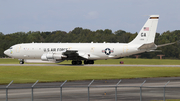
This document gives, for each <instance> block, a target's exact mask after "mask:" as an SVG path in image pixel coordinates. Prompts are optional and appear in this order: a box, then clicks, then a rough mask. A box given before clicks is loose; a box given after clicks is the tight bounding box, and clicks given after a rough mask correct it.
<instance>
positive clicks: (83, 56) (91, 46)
mask: <svg viewBox="0 0 180 101" xmlns="http://www.w3.org/2000/svg"><path fill="white" fill-rule="evenodd" d="M158 20H159V15H151V16H150V17H149V19H148V20H147V21H146V23H145V24H144V26H143V27H142V28H141V30H140V32H139V33H138V35H137V36H136V37H135V38H134V39H133V40H132V41H131V42H129V43H105V42H104V43H93V42H91V43H34V42H33V43H22V44H16V45H13V46H11V47H10V48H9V49H7V50H5V51H4V54H6V55H7V56H9V57H12V58H17V59H19V60H20V62H19V63H20V64H24V62H26V63H29V62H31V63H32V62H38V63H42V62H45V63H60V62H63V61H64V60H72V65H82V60H83V61H84V64H94V61H95V60H102V59H120V58H123V57H125V56H130V55H133V54H138V53H143V52H151V51H156V50H155V49H157V48H158V47H162V46H166V45H171V44H174V43H175V42H173V43H168V44H163V45H156V44H155V43H154V40H155V35H156V29H157V25H158Z"/></svg>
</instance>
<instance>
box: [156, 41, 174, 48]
mask: <svg viewBox="0 0 180 101" xmlns="http://www.w3.org/2000/svg"><path fill="white" fill-rule="evenodd" d="M175 43H176V42H172V43H167V44H162V45H157V47H163V46H167V45H172V44H175Z"/></svg>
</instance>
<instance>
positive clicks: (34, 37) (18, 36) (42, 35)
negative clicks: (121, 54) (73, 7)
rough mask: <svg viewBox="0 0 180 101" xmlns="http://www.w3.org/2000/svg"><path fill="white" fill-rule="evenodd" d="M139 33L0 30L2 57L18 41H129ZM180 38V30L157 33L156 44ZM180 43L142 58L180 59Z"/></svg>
mask: <svg viewBox="0 0 180 101" xmlns="http://www.w3.org/2000/svg"><path fill="white" fill-rule="evenodd" d="M137 34H138V33H137V32H136V33H130V32H126V31H124V30H118V31H115V32H114V33H113V32H112V30H110V29H105V30H96V31H91V30H89V29H83V28H81V27H77V28H75V29H73V30H72V31H70V32H68V33H67V32H65V31H60V30H58V31H53V32H40V31H35V32H32V31H29V32H27V33H25V32H16V33H12V34H3V33H1V32H0V57H5V55H4V53H3V52H4V50H6V49H8V48H9V47H10V46H12V45H14V44H18V43H32V42H37V43H38V42H42V43H51V42H54V43H67V42H69V43H79V42H81V43H90V42H94V43H96V42H98V43H102V42H110V43H117V42H119V43H128V42H130V41H132V40H133V39H134V38H135V37H136V35H137ZM178 40H180V30H175V31H166V32H163V33H162V34H160V33H156V38H155V44H157V45H160V44H165V43H170V42H175V41H178ZM179 46H180V43H176V44H173V45H170V46H165V47H161V48H158V50H162V52H145V53H141V54H139V55H141V58H158V57H157V55H158V54H163V55H165V57H164V58H169V59H179V58H180V47H179ZM130 57H134V56H130Z"/></svg>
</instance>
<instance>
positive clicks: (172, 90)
mask: <svg viewBox="0 0 180 101" xmlns="http://www.w3.org/2000/svg"><path fill="white" fill-rule="evenodd" d="M145 80H146V82H145V83H144V85H143V86H142V101H151V100H163V98H164V94H163V91H164V87H165V85H166V84H167V82H168V84H167V85H166V87H167V88H166V89H165V98H166V99H180V96H179V95H180V77H167V78H136V79H122V80H121V82H120V83H119V85H118V87H117V101H139V100H140V86H141V85H142V83H143V82H144V81H145ZM119 81H120V80H94V82H93V83H92V84H91V85H90V86H89V98H90V101H115V87H116V84H117V83H118V82H119ZM90 82H91V80H86V81H69V82H66V83H65V84H64V86H63V88H62V101H88V85H89V83H90ZM62 83H63V82H55V83H37V84H36V85H35V86H34V89H33V91H34V93H33V95H34V97H33V98H34V101H60V99H61V98H60V94H61V93H60V85H61V84H62ZM32 85H33V83H32V84H11V85H10V86H9V89H8V100H9V101H32V96H31V95H32V92H31V91H32V88H31V86H32ZM6 86H7V85H0V88H1V89H0V101H5V100H6V99H5V98H6V89H2V88H5V87H6Z"/></svg>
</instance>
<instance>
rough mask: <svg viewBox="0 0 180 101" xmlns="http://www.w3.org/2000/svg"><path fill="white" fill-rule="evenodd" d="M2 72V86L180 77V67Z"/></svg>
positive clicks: (13, 68)
mask: <svg viewBox="0 0 180 101" xmlns="http://www.w3.org/2000/svg"><path fill="white" fill-rule="evenodd" d="M0 72H1V73H0V84H7V83H9V82H10V81H11V80H14V83H30V82H35V81H36V80H39V81H40V82H56V81H64V80H68V81H70V80H92V79H122V78H147V77H177V76H180V68H178V67H84V66H65V67H63V66H60V67H58V66H54V67H53V66H45V67H43V66H33V67H30V66H19V67H18V66H0Z"/></svg>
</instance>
